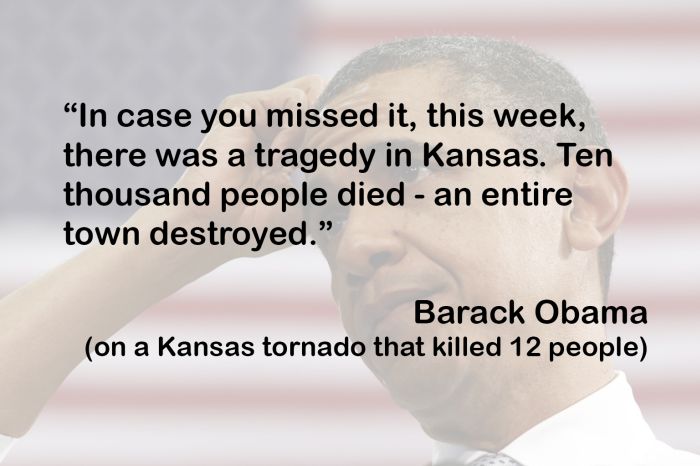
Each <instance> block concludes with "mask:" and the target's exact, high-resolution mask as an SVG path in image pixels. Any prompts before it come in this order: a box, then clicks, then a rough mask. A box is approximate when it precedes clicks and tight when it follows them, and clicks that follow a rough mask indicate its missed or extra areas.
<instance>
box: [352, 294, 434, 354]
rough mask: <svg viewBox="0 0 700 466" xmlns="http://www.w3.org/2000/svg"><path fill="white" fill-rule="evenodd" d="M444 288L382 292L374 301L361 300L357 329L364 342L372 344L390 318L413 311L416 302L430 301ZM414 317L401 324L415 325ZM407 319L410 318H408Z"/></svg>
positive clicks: (356, 321) (357, 313) (356, 310)
mask: <svg viewBox="0 0 700 466" xmlns="http://www.w3.org/2000/svg"><path fill="white" fill-rule="evenodd" d="M443 288H444V287H443V286H433V287H424V286H420V287H412V286H409V287H402V288H397V289H388V290H381V291H380V292H379V293H378V294H377V295H376V296H375V297H374V299H372V300H368V301H364V302H363V301H362V300H360V302H359V303H358V305H357V307H356V309H355V328H356V329H358V331H359V334H360V335H361V337H362V338H363V341H365V342H370V341H372V339H373V338H374V337H375V336H377V330H378V329H379V328H380V327H381V326H382V324H383V323H384V322H386V321H387V320H388V318H389V316H391V315H392V314H394V313H395V312H396V311H398V310H401V311H402V312H407V311H409V310H412V309H413V308H414V306H415V301H416V300H419V299H430V297H431V296H433V295H435V294H437V293H439V292H440V291H442V289H443ZM412 316H413V313H412V312H411V317H410V322H409V321H406V320H405V319H404V320H402V321H401V324H403V325H407V324H410V323H414V321H413V317H412ZM406 318H409V317H408V316H406Z"/></svg>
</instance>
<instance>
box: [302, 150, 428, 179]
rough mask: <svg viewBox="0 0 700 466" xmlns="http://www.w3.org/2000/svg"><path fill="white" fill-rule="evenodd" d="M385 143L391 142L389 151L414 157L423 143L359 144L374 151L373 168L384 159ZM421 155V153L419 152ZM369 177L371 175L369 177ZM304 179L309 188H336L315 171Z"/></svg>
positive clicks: (326, 177)
mask: <svg viewBox="0 0 700 466" xmlns="http://www.w3.org/2000/svg"><path fill="white" fill-rule="evenodd" d="M387 142H391V149H394V150H395V149H409V150H410V151H411V155H412V156H415V155H416V151H419V152H421V151H422V150H423V144H424V143H425V141H423V140H418V139H413V138H405V137H404V138H398V139H377V140H374V141H371V142H368V143H366V144H365V143H359V142H358V144H359V145H361V146H362V147H363V148H364V149H374V150H375V161H374V162H373V167H374V165H376V164H377V159H378V158H381V159H385V158H386V150H387V149H388V147H387ZM421 153H422V152H421ZM379 163H381V162H379ZM381 168H383V169H387V168H393V167H387V166H386V164H382V165H381ZM370 176H371V175H370ZM304 179H305V180H306V182H307V183H308V185H309V187H310V188H312V189H313V188H324V189H326V190H328V188H333V187H335V186H336V183H334V182H333V180H332V179H331V178H330V177H328V176H325V175H322V174H320V171H316V172H314V173H310V174H308V175H305V177H304Z"/></svg>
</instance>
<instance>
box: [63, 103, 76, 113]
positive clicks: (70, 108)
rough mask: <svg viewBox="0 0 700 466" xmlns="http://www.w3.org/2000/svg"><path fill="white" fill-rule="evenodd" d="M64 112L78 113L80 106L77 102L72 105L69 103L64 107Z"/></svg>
mask: <svg viewBox="0 0 700 466" xmlns="http://www.w3.org/2000/svg"><path fill="white" fill-rule="evenodd" d="M63 111H64V112H66V113H76V112H77V111H78V104H77V103H76V102H73V103H72V104H71V103H70V102H68V103H66V105H64V106H63Z"/></svg>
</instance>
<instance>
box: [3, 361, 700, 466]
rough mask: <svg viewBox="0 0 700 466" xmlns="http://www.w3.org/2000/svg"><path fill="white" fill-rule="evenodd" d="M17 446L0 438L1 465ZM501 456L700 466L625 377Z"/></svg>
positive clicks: (442, 454)
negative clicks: (668, 435) (675, 444)
mask: <svg viewBox="0 0 700 466" xmlns="http://www.w3.org/2000/svg"><path fill="white" fill-rule="evenodd" d="M13 442H14V439H11V438H9V437H5V436H2V435H0V461H2V460H3V459H4V458H5V456H6V455H7V452H8V451H9V449H10V446H11V445H12V443H13ZM501 453H504V454H506V455H508V456H510V457H511V458H513V459H514V460H516V461H518V462H520V463H521V464H522V465H523V466H561V465H562V464H566V465H567V466H623V465H630V466H659V465H668V466H700V456H697V455H693V454H691V453H687V452H683V451H679V450H674V449H673V448H671V447H669V446H668V445H666V444H665V443H663V442H660V441H659V440H657V439H656V437H654V434H653V433H652V431H651V429H650V428H649V426H648V425H647V423H646V421H645V420H644V418H643V417H642V413H641V411H640V410H639V406H637V403H636V401H635V400H634V395H633V394H632V388H631V387H630V386H629V384H628V383H627V378H626V377H625V375H624V374H623V373H621V372H618V373H617V374H616V376H615V378H614V379H613V380H612V381H611V382H610V383H609V384H608V385H606V386H605V387H603V388H601V389H600V390H598V391H596V392H595V393H593V394H591V395H589V396H588V397H586V398H584V399H583V400H581V401H579V402H578V403H576V404H574V405H572V406H570V407H568V408H566V409H565V410H563V411H561V412H559V413H557V414H555V415H554V416H552V417H550V418H549V419H546V420H545V421H543V422H541V423H540V424H538V425H536V426H535V427H533V428H532V429H530V430H528V431H527V432H525V433H524V434H523V435H521V436H520V437H518V438H517V439H515V440H514V441H513V442H512V443H510V444H509V445H508V446H506V447H505V448H504V449H503V450H501ZM485 454H486V452H482V451H477V450H470V449H469V448H465V447H463V446H458V445H450V444H445V443H437V444H436V448H435V453H434V455H433V464H436V465H439V464H440V463H445V462H458V463H464V464H467V463H468V462H470V461H474V460H476V459H477V458H479V457H480V456H482V455H485Z"/></svg>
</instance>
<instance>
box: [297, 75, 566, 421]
mask: <svg viewBox="0 0 700 466" xmlns="http://www.w3.org/2000/svg"><path fill="white" fill-rule="evenodd" d="M445 94H446V92H445V87H444V84H443V80H442V79H441V78H440V73H435V72H434V70H433V72H431V71H429V70H425V69H410V70H400V71H394V72H387V73H383V74H379V75H376V76H374V77H372V78H370V79H368V80H367V81H365V82H363V83H361V84H359V85H357V86H355V87H353V88H351V89H350V90H348V91H345V92H343V93H342V94H341V95H340V96H338V97H337V98H334V99H333V100H332V101H331V102H330V103H329V104H328V105H327V106H328V107H332V108H337V109H343V108H355V109H358V110H359V109H362V108H366V107H369V106H370V105H371V104H372V103H373V102H378V103H379V105H380V109H381V108H384V109H386V108H388V104H389V102H398V101H402V102H404V103H406V105H407V107H408V111H409V116H410V117H411V119H412V120H413V121H415V122H416V123H417V129H416V130H415V131H414V132H410V131H408V130H407V129H405V128H390V127H388V125H387V124H386V122H385V121H384V122H383V123H384V124H381V125H380V128H376V129H375V128H372V129H367V128H362V127H360V128H339V129H333V130H328V129H325V130H317V131H313V132H311V133H309V134H308V135H307V139H306V141H305V146H308V147H319V148H320V147H332V148H335V149H336V150H338V149H340V148H341V147H345V146H349V145H350V144H351V143H352V142H357V143H358V146H359V147H365V148H369V147H374V148H376V149H377V156H376V160H375V163H374V169H373V170H371V171H370V172H369V173H367V174H358V173H357V171H356V170H348V169H324V170H321V171H319V172H317V173H315V174H313V175H312V176H311V177H310V178H309V181H310V182H311V183H313V184H318V185H321V186H325V187H326V188H328V189H329V193H332V192H335V190H337V189H338V188H340V187H345V186H348V185H349V184H350V183H351V182H352V181H355V182H359V181H363V182H364V187H365V188H371V187H381V188H384V189H386V188H388V187H392V186H396V185H398V183H399V181H404V182H405V183H406V205H405V206H402V207H392V206H380V207H375V206H369V207H351V208H341V207H334V206H332V205H331V206H329V207H328V208H327V209H326V210H324V211H320V212H318V211H315V212H313V215H314V217H317V218H318V220H332V222H333V227H332V229H331V230H330V232H328V233H322V234H321V235H318V236H319V238H317V241H318V243H319V244H320V245H321V248H322V251H323V253H324V254H325V257H326V258H327V260H328V263H329V266H330V269H331V272H332V288H333V295H334V297H335V299H336V301H337V303H338V305H339V307H340V310H341V314H342V319H343V323H344V326H345V328H346V330H347V332H348V334H349V335H350V336H351V337H352V338H354V339H356V340H360V341H363V342H365V343H367V344H368V351H367V354H368V355H367V356H366V357H365V363H366V364H367V365H368V367H369V368H370V369H371V370H372V371H373V372H374V374H375V375H376V376H377V377H378V378H379V379H380V380H381V381H382V383H384V384H385V385H386V386H387V388H388V389H389V390H390V392H391V393H392V395H393V397H394V398H395V399H396V401H397V402H398V403H399V404H400V405H402V406H404V407H405V408H407V409H409V410H410V411H411V412H412V413H413V414H414V415H415V416H416V417H417V418H418V419H419V420H420V421H421V423H422V424H423V426H424V428H426V430H428V431H430V430H434V431H436V432H437V431H439V430H440V429H443V428H446V427H445V425H443V424H445V422H449V421H446V418H445V416H446V415H447V414H448V413H449V412H453V411H455V408H457V406H458V405H462V404H463V405H464V406H479V407H480V408H483V409H484V410H488V409H489V407H490V406H492V405H495V404H497V403H499V400H502V399H503V398H504V397H503V391H510V392H512V391H517V390H518V389H519V384H520V383H523V382H525V381H526V380H527V379H526V376H525V374H526V372H527V371H528V367H529V366H526V365H524V364H522V363H521V362H518V363H517V364H516V363H515V361H514V360H512V359H509V358H507V357H505V356H504V357H501V358H489V357H486V356H482V357H475V356H467V357H447V358H445V357H432V356H431V353H430V347H431V345H432V338H433V337H437V338H439V339H440V340H447V339H448V338H449V337H453V338H454V337H462V336H466V337H468V338H469V340H470V341H474V340H478V341H483V342H488V341H493V340H494V339H495V338H496V337H497V336H499V335H500V336H501V339H502V342H501V344H502V345H504V346H506V345H509V344H510V341H511V340H513V339H514V338H515V337H516V336H519V335H532V334H538V333H540V332H541V329H536V328H529V329H528V328H523V326H522V325H517V324H516V325H513V326H511V325H489V324H487V325H473V324H470V323H465V324H462V325H438V324H420V325H419V324H416V323H415V320H414V302H415V300H417V299H430V300H432V301H433V302H434V303H435V305H436V309H437V307H438V306H440V305H451V306H455V307H456V306H459V305H468V306H474V305H483V306H487V307H490V306H494V305H499V304H506V305H507V303H508V300H510V299H514V300H515V301H516V303H518V304H520V305H524V306H525V308H526V309H528V307H529V309H532V308H533V306H532V305H533V304H534V303H536V302H537V301H538V300H539V299H541V298H543V297H549V298H552V299H556V296H559V295H562V294H563V293H565V292H566V290H564V289H562V287H563V285H561V286H560V284H562V283H566V282H568V281H570V280H568V279H567V278H566V277H565V275H566V274H565V270H564V269H563V267H562V266H560V263H561V257H560V256H561V254H560V248H561V245H562V221H561V218H562V211H561V208H560V207H552V208H550V207H534V208H522V207H515V208H514V207H485V206H483V205H482V204H481V202H479V201H478V199H477V197H478V196H479V195H480V193H481V190H482V189H483V188H485V187H489V186H491V187H496V188H498V187H503V186H516V187H518V186H521V185H522V182H523V181H526V180H528V181H530V182H532V181H535V180H538V181H539V182H540V184H547V185H549V186H557V185H560V184H561V183H560V182H559V181H557V179H556V178H555V176H556V169H553V170H549V169H543V170H533V169H525V168H486V169H484V168H481V169H480V168H442V169H440V168H435V169H426V168H423V167H422V154H423V142H429V143H433V144H434V143H437V142H443V143H444V144H445V146H444V149H443V151H442V153H443V154H444V153H445V152H446V150H447V149H448V148H459V149H462V150H466V148H467V147H473V148H483V149H486V148H490V147H495V148H501V149H503V148H507V147H519V146H518V144H515V143H513V142H512V141H511V140H509V139H508V137H507V135H504V134H503V133H502V132H501V133H499V131H497V130H496V129H493V128H490V127H486V126H485V127H482V128H478V129H474V128H466V129H460V128H454V129H453V128H430V127H428V125H427V124H426V121H427V117H426V113H425V110H426V109H427V108H428V104H429V103H430V102H431V101H433V102H435V101H437V102H440V101H444V102H446V103H448V104H452V106H453V107H455V108H459V102H460V101H464V102H465V105H466V106H467V107H469V105H470V104H469V101H468V97H467V98H466V99H465V98H464V97H462V98H456V97H450V96H449V95H448V96H445ZM475 97H476V96H475ZM474 100H475V101H476V100H477V99H476V98H475V99H474ZM478 101H480V102H483V101H486V102H487V101H488V96H483V95H479V96H478ZM380 114H381V112H380ZM386 142H391V143H392V146H393V147H409V146H410V148H411V149H412V152H413V167H412V168H405V167H403V168H396V167H393V168H386V167H384V154H385V151H386ZM382 167H384V168H382ZM438 187H445V188H457V187H460V188H462V187H468V188H470V189H471V191H472V195H473V196H475V198H474V199H473V202H472V205H471V206H469V207H467V206H464V205H461V206H452V207H438V206H436V205H435V204H434V202H433V195H434V192H435V189H436V188H438ZM416 193H421V194H424V195H425V199H415V198H414V195H415V194H416ZM330 197H332V196H329V198H330ZM467 315H468V314H467ZM418 336H422V338H423V340H424V341H425V342H426V345H425V346H424V349H426V350H427V351H428V356H427V357H421V358H416V357H398V358H394V357H377V356H375V355H374V354H373V353H374V351H373V347H372V346H371V342H372V341H373V340H374V338H375V337H380V339H381V340H383V339H384V337H389V338H390V339H391V340H394V341H407V340H411V341H415V340H416V338H417V337H418ZM504 353H510V352H509V351H504ZM457 409H458V408H457ZM470 409H472V413H473V408H470ZM474 414H476V413H474ZM448 417H449V416H448ZM447 428H448V429H449V427H447Z"/></svg>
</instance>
